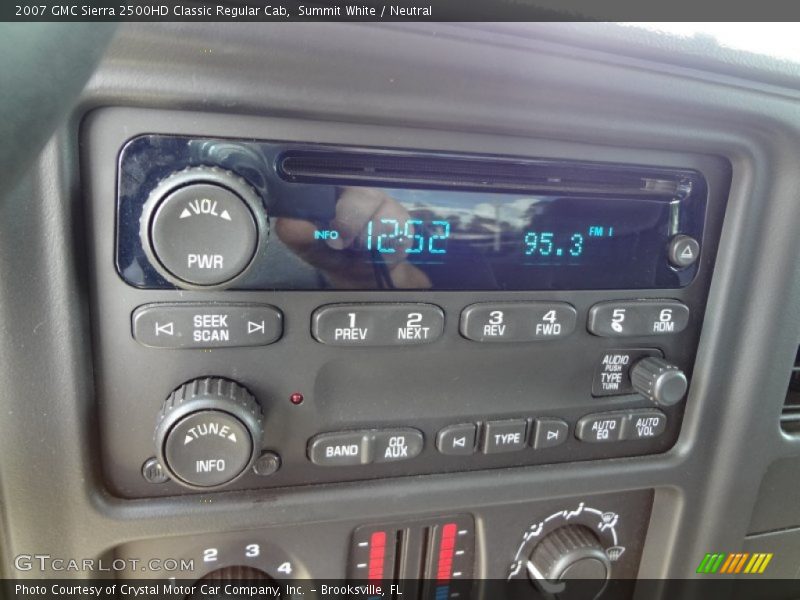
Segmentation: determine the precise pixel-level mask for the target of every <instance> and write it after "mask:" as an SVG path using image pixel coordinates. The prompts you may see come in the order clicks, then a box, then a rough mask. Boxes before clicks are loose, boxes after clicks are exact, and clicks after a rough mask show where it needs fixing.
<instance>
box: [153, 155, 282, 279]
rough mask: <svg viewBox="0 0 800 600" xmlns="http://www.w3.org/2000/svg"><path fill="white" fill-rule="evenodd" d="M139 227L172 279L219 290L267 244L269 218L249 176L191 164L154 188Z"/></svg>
mask: <svg viewBox="0 0 800 600" xmlns="http://www.w3.org/2000/svg"><path fill="white" fill-rule="evenodd" d="M139 230H140V231H139V234H140V238H141V243H142V248H143V249H144V251H145V254H146V255H147V258H148V260H149V261H150V263H151V264H152V266H153V268H155V270H156V271H158V272H159V273H160V274H161V275H162V276H163V277H164V278H165V279H166V280H167V281H169V282H171V283H173V284H175V285H176V286H178V287H182V288H187V289H220V288H225V287H230V286H231V285H233V284H234V283H235V282H237V281H239V280H240V279H241V278H242V277H243V276H244V274H245V273H246V272H247V271H248V270H249V269H250V267H251V266H252V265H253V263H254V262H255V261H254V259H255V257H256V256H258V255H259V254H260V253H261V251H262V250H263V248H264V245H265V244H266V239H267V234H268V221H267V215H266V211H265V209H264V205H263V202H262V200H261V198H260V197H259V196H258V194H257V193H256V192H255V190H253V188H252V187H251V186H250V185H249V184H248V183H247V182H246V181H245V180H244V179H242V178H241V177H239V176H238V175H236V174H234V173H231V172H230V171H224V170H222V169H218V168H216V167H190V168H188V169H185V170H183V171H179V172H177V173H173V174H172V175H170V176H169V177H167V178H166V179H164V180H163V181H161V182H160V183H159V184H158V185H157V186H156V187H155V188H154V189H153V191H152V192H151V193H150V196H149V197H148V199H147V202H145V204H144V206H143V207H142V216H141V219H140V221H139Z"/></svg>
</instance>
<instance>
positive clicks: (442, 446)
mask: <svg viewBox="0 0 800 600" xmlns="http://www.w3.org/2000/svg"><path fill="white" fill-rule="evenodd" d="M477 433H478V428H477V426H476V425H475V423H461V424H459V425H448V426H447V427H445V428H443V429H442V430H441V431H439V433H438V434H437V435H436V448H437V449H438V450H439V452H441V453H442V454H449V455H461V456H466V455H469V454H474V453H475V440H476V437H477Z"/></svg>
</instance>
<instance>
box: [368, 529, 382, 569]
mask: <svg viewBox="0 0 800 600" xmlns="http://www.w3.org/2000/svg"><path fill="white" fill-rule="evenodd" d="M385 558H386V532H385V531H375V532H374V533H373V534H372V535H371V536H370V537H369V575H368V579H369V580H370V581H380V580H382V579H383V563H384V559H385Z"/></svg>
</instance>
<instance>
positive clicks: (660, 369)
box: [631, 356, 689, 406]
mask: <svg viewBox="0 0 800 600" xmlns="http://www.w3.org/2000/svg"><path fill="white" fill-rule="evenodd" d="M631 384H632V385H633V388H634V389H635V390H636V391H637V392H639V393H640V394H641V395H642V396H644V397H645V398H647V399H648V400H650V401H651V402H654V403H655V404H657V405H659V406H672V405H673V404H677V403H678V402H680V401H681V400H683V397H684V396H685V395H686V390H687V388H688V387H689V382H688V381H687V380H686V375H685V374H684V372H683V371H682V370H681V369H680V368H678V367H676V366H675V365H673V364H672V363H669V362H667V361H666V360H664V359H663V358H659V357H657V356H649V357H647V358H643V359H641V360H640V361H639V362H637V363H636V364H635V365H634V366H633V368H632V369H631Z"/></svg>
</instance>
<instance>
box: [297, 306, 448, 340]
mask: <svg viewBox="0 0 800 600" xmlns="http://www.w3.org/2000/svg"><path fill="white" fill-rule="evenodd" d="M443 331H444V312H442V309H441V308H439V307H438V306H434V305H433V304H411V303H409V304H405V303H398V304H382V303H381V304H330V305H328V306H322V307H320V308H318V309H317V310H315V311H314V314H313V315H312V317H311V333H312V334H313V335H314V337H315V338H316V340H317V341H318V342H322V343H323V344H329V345H331V346H408V345H416V344H427V343H429V342H432V341H434V340H436V339H438V338H439V337H441V335H442V332H443Z"/></svg>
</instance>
